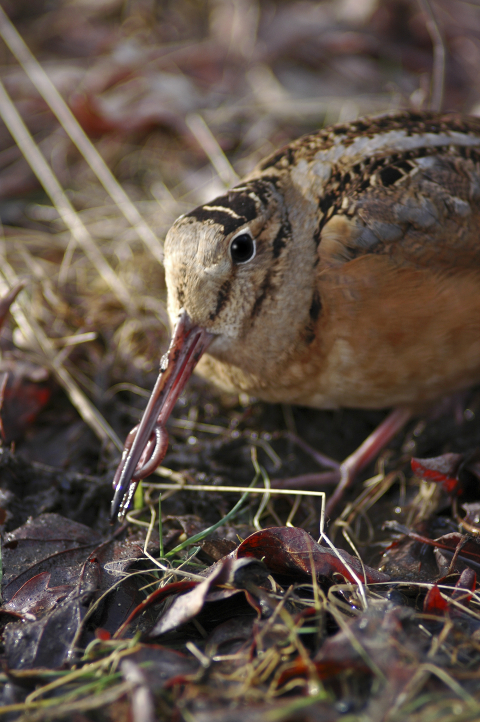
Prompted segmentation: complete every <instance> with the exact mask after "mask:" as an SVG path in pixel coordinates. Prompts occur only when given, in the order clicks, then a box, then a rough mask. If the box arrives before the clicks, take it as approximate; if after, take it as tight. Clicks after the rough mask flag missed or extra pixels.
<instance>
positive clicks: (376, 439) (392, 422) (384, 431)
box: [325, 408, 412, 514]
mask: <svg viewBox="0 0 480 722" xmlns="http://www.w3.org/2000/svg"><path fill="white" fill-rule="evenodd" d="M411 417H412V412H411V411H410V410H409V409H405V408H398V409H394V410H393V411H391V412H390V413H389V414H388V416H387V417H386V418H385V419H384V420H383V421H382V423H381V424H379V425H378V426H377V428H376V429H375V430H374V431H372V433H371V434H370V435H369V436H367V438H366V439H365V441H364V442H363V443H361V444H360V446H359V447H358V449H356V450H355V451H354V452H353V454H350V456H347V458H346V459H345V460H344V461H343V462H342V464H341V465H340V481H339V483H338V484H337V487H336V489H335V491H334V492H333V494H332V496H331V497H330V498H329V499H328V501H327V505H326V509H325V510H326V513H327V514H331V513H332V511H333V510H334V508H335V507H336V506H337V504H338V502H339V501H340V500H341V499H342V497H343V495H344V493H345V491H346V489H348V487H349V486H350V485H351V484H352V482H353V481H354V480H355V477H356V476H357V474H358V473H359V472H360V471H361V470H362V469H364V468H365V467H366V466H368V464H369V463H370V462H371V461H373V459H375V457H376V456H377V455H378V454H379V453H380V451H381V450H382V449H383V448H385V446H386V445H387V444H388V443H389V442H390V441H391V440H392V439H393V437H394V436H396V435H397V434H398V432H399V431H400V430H401V429H402V428H403V427H404V426H405V424H406V423H407V421H408V420H409V419H410V418H411Z"/></svg>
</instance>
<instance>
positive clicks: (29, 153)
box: [0, 81, 135, 311]
mask: <svg viewBox="0 0 480 722" xmlns="http://www.w3.org/2000/svg"><path fill="white" fill-rule="evenodd" d="M0 115H1V116H2V119H3V122H4V123H5V125H6V126H7V128H8V130H9V131H10V133H11V135H12V136H13V138H14V140H15V142H16V143H17V145H18V147H19V148H20V150H21V151H22V153H23V155H24V156H25V158H26V160H27V161H28V163H29V164H30V167H31V168H32V170H33V172H34V173H35V175H36V176H37V178H38V180H39V181H40V183H41V184H42V186H43V188H44V189H45V192H46V193H47V194H48V196H49V197H50V199H51V201H52V203H53V205H54V206H55V208H56V209H57V211H58V214H59V215H60V217H61V219H62V220H63V222H64V223H65V225H66V226H67V228H68V229H69V230H70V232H71V234H72V236H73V237H74V239H75V240H76V242H77V243H78V245H79V246H80V247H81V248H82V249H83V251H84V252H85V254H86V255H87V257H88V258H89V259H90V261H91V262H92V263H93V265H94V266H95V268H96V269H97V271H98V273H99V274H100V276H101V277H102V278H103V279H104V281H105V282H106V283H107V285H108V286H109V287H110V288H111V289H112V291H113V293H114V294H115V295H116V296H117V298H118V299H119V301H120V302H121V303H123V304H124V305H125V306H126V307H127V308H129V309H130V310H132V311H133V309H134V308H135V304H134V302H133V299H132V297H131V294H130V293H129V291H128V289H127V288H126V287H125V285H124V284H123V283H122V281H121V279H120V278H119V277H118V276H117V274H116V273H115V271H114V270H113V268H112V267H111V266H110V264H109V263H108V261H107V260H106V259H105V257H104V256H103V254H102V253H101V251H100V250H99V249H98V247H97V245H96V243H95V241H94V240H93V238H92V236H91V235H90V233H89V232H88V230H87V229H86V227H85V225H84V224H83V223H82V221H81V220H80V217H79V216H78V214H77V213H76V212H75V209H74V208H73V206H72V204H71V203H70V201H69V200H68V198H67V196H66V195H65V192H64V190H63V188H62V187H61V185H60V183H59V182H58V180H57V178H56V177H55V174H54V173H53V171H52V169H51V168H50V166H49V165H48V163H47V161H46V160H45V158H44V157H43V155H42V153H41V152H40V150H39V148H38V146H37V145H36V143H35V141H34V140H33V138H32V136H31V134H30V133H29V131H28V129H27V126H26V125H25V123H24V122H23V120H22V118H21V117H20V114H19V113H18V112H17V110H16V108H15V106H14V104H13V102H12V100H11V98H10V96H9V95H8V93H7V91H6V90H5V86H4V85H3V83H2V82H1V81H0Z"/></svg>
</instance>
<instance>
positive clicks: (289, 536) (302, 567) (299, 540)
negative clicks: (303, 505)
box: [237, 526, 390, 584]
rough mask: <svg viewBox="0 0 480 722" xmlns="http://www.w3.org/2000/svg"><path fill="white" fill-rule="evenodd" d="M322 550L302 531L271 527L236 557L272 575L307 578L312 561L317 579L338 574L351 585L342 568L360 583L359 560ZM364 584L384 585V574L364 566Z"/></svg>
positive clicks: (243, 546) (247, 542)
mask: <svg viewBox="0 0 480 722" xmlns="http://www.w3.org/2000/svg"><path fill="white" fill-rule="evenodd" d="M338 554H339V556H340V558H339V557H338V556H337V555H336V554H335V552H334V551H333V550H332V549H329V548H327V547H322V546H320V545H319V544H317V542H316V541H314V539H313V538H312V537H311V536H310V534H308V532H306V531H305V530H304V529H299V528H292V527H283V526H280V527H272V528H270V529H263V530H262V531H258V532H255V534H252V535H251V536H249V537H248V538H247V539H245V541H244V542H243V543H242V544H240V546H239V547H238V549H237V557H238V558H240V557H255V558H256V559H262V560H263V561H264V563H265V565H266V566H267V567H268V568H269V569H270V571H272V572H276V573H277V574H294V575H298V574H302V575H308V576H311V574H312V561H313V565H314V570H315V573H316V574H317V575H321V576H324V577H329V578H331V577H332V576H333V574H335V573H339V574H341V575H342V576H344V577H345V578H346V579H348V580H349V581H350V582H353V583H355V582H356V579H355V577H354V576H353V575H352V574H351V572H350V571H349V569H347V566H346V564H348V566H349V567H351V569H352V570H353V571H354V572H355V574H356V575H357V576H358V577H359V579H361V580H362V581H364V578H363V569H362V565H361V564H360V562H359V560H358V559H357V558H356V557H352V556H351V555H350V554H347V552H344V551H343V550H341V549H339V550H338ZM365 573H366V577H367V582H368V583H369V584H371V583H373V582H386V581H388V580H389V578H390V577H389V576H388V575H387V574H382V572H378V571H377V570H376V569H372V568H371V567H367V566H365Z"/></svg>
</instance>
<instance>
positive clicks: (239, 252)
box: [230, 233, 255, 263]
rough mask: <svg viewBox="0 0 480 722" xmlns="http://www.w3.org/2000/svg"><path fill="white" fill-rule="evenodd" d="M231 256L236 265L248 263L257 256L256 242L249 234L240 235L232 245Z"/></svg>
mask: <svg viewBox="0 0 480 722" xmlns="http://www.w3.org/2000/svg"><path fill="white" fill-rule="evenodd" d="M230 255H231V257H232V261H233V262H234V263H247V261H251V260H252V258H253V257H254V255H255V241H254V240H253V238H252V236H251V235H250V234H249V233H240V235H238V236H236V237H235V238H234V239H233V240H232V242H231V244H230Z"/></svg>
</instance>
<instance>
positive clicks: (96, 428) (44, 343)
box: [0, 254, 122, 449]
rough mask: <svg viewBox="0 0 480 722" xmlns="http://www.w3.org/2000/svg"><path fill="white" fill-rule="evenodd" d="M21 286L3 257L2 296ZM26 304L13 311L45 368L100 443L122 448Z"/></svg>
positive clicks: (0, 274)
mask: <svg viewBox="0 0 480 722" xmlns="http://www.w3.org/2000/svg"><path fill="white" fill-rule="evenodd" d="M15 283H18V278H17V276H16V274H15V272H14V270H13V269H12V267H11V266H10V265H9V263H8V262H7V260H6V257H5V254H3V258H2V263H1V270H0V293H1V294H5V293H7V292H8V290H9V289H10V287H11V286H12V285H13V284H15ZM22 305H23V302H22V301H21V300H17V301H16V302H15V304H14V306H13V308H12V309H11V313H12V316H13V318H14V319H15V322H16V323H17V325H18V327H19V328H20V330H21V331H22V333H23V335H24V336H25V338H27V339H28V340H29V341H30V342H31V343H32V345H33V347H34V348H37V349H38V350H39V352H40V354H41V357H42V359H43V360H44V361H45V363H46V365H47V366H48V367H49V368H50V369H51V370H52V371H53V373H54V374H55V377H56V378H57V380H58V382H59V384H60V385H61V386H62V387H63V388H64V389H65V391H66V392H67V395H68V397H69V399H70V401H71V402H72V404H73V406H74V407H75V408H76V409H77V411H78V413H79V414H80V416H81V417H82V419H83V420H84V421H85V423H86V424H88V426H89V427H90V428H91V429H92V431H93V432H94V434H95V435H96V436H97V437H98V438H99V439H100V440H101V441H107V440H108V439H109V440H110V441H112V442H113V443H114V444H115V446H116V447H117V448H118V449H121V448H122V443H121V441H120V439H119V438H118V436H117V435H116V433H115V432H114V430H113V429H112V428H111V426H110V425H109V424H108V422H107V421H106V420H105V419H104V418H103V416H102V415H101V414H100V412H99V411H98V409H96V408H95V406H94V405H93V404H92V403H91V402H90V401H89V400H88V399H87V397H86V396H85V394H84V393H83V392H82V391H81V389H80V388H79V387H78V385H77V384H76V383H75V381H74V380H73V379H72V377H71V375H70V374H69V372H68V371H67V369H66V368H65V366H64V365H63V364H62V363H61V362H60V363H59V361H58V352H57V350H56V349H55V346H54V344H53V343H52V341H51V340H50V339H49V338H48V336H46V334H45V333H44V332H43V330H42V329H41V328H40V326H39V325H38V324H37V323H36V322H35V320H34V319H33V315H32V314H31V313H29V312H28V310H27V309H23V308H22Z"/></svg>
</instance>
